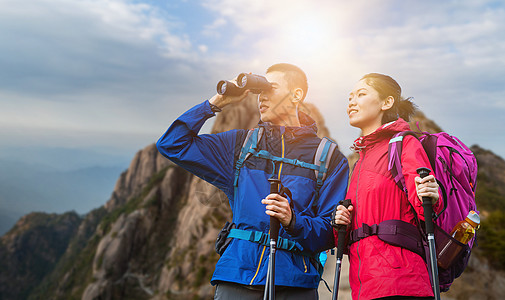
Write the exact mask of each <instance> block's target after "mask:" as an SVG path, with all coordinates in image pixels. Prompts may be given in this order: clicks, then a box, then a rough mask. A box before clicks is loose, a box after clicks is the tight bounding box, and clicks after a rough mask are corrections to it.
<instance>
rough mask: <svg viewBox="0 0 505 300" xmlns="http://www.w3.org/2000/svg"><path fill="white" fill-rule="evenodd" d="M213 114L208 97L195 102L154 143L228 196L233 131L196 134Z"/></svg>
mask: <svg viewBox="0 0 505 300" xmlns="http://www.w3.org/2000/svg"><path fill="white" fill-rule="evenodd" d="M213 116H215V113H214V112H213V111H212V110H211V108H210V105H209V101H205V102H203V103H201V104H198V105H196V106H195V107H193V108H191V109H190V110H188V111H187V112H185V113H184V114H182V115H181V116H180V117H179V118H177V119H176V120H175V121H174V122H173V123H172V125H171V126H170V127H169V128H168V130H167V131H166V132H165V134H163V135H162V136H161V137H160V139H159V140H158V142H157V143H156V147H157V148H158V151H159V152H160V153H161V154H162V155H163V156H165V157H167V158H168V159H170V160H171V161H173V162H174V163H176V164H177V165H179V166H181V167H182V168H184V169H186V170H187V171H189V172H191V173H193V174H194V175H196V176H198V177H200V178H202V179H203V180H205V181H207V182H209V183H211V184H213V185H215V186H216V187H218V188H219V189H221V190H222V191H224V192H225V193H226V195H227V196H228V197H230V199H232V198H233V163H234V149H235V140H236V135H237V132H236V130H231V131H227V132H222V133H217V134H202V135H198V132H199V131H200V129H201V128H202V126H203V124H204V123H205V121H206V120H207V119H209V118H211V117H213Z"/></svg>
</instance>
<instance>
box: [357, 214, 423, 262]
mask: <svg viewBox="0 0 505 300" xmlns="http://www.w3.org/2000/svg"><path fill="white" fill-rule="evenodd" d="M373 235H376V236H377V237H378V238H379V239H380V240H382V241H384V242H386V243H388V244H391V245H394V246H398V247H402V248H405V249H408V250H410V251H412V252H414V253H417V254H419V255H421V256H423V255H424V242H423V239H422V235H421V233H420V232H419V229H418V228H417V227H416V226H415V225H412V224H410V223H407V222H404V221H401V220H386V221H382V222H381V223H379V224H373V225H368V224H366V223H363V226H362V227H360V228H358V229H355V230H353V231H352V232H351V234H350V236H349V245H351V244H352V243H355V242H358V241H360V240H362V239H365V238H367V237H370V236H373Z"/></svg>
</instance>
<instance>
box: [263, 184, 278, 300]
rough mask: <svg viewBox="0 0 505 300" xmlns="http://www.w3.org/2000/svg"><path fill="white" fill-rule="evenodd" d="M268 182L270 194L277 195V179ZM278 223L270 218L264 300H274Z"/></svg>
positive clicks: (273, 218) (275, 219)
mask: <svg viewBox="0 0 505 300" xmlns="http://www.w3.org/2000/svg"><path fill="white" fill-rule="evenodd" d="M268 181H269V182H270V194H279V185H280V184H281V181H280V180H279V179H273V178H270V179H268ZM279 229H280V222H279V220H277V218H275V217H272V216H270V260H269V262H268V271H267V282H266V283H265V293H264V294H263V299H264V300H267V299H269V300H274V299H275V250H276V249H277V238H278V237H279Z"/></svg>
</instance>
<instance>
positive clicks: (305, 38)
mask: <svg viewBox="0 0 505 300" xmlns="http://www.w3.org/2000/svg"><path fill="white" fill-rule="evenodd" d="M286 31H287V34H285V41H284V43H285V45H284V47H287V48H288V49H286V50H287V52H288V53H291V55H294V56H313V55H315V54H316V53H317V54H318V55H320V54H322V53H324V52H326V51H328V50H330V49H331V48H333V47H334V46H335V43H336V39H335V29H334V28H333V27H332V26H331V24H330V23H329V22H327V21H326V20H323V19H318V18H316V17H315V16H314V17H310V18H303V19H301V20H296V21H294V22H293V23H292V24H290V25H288V26H286Z"/></svg>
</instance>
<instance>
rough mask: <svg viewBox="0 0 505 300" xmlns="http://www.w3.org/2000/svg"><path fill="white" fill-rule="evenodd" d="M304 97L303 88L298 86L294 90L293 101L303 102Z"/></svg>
mask: <svg viewBox="0 0 505 300" xmlns="http://www.w3.org/2000/svg"><path fill="white" fill-rule="evenodd" d="M302 99H303V90H302V89H301V88H296V89H294V90H293V99H292V100H291V102H293V103H295V104H296V103H300V102H302Z"/></svg>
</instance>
